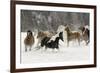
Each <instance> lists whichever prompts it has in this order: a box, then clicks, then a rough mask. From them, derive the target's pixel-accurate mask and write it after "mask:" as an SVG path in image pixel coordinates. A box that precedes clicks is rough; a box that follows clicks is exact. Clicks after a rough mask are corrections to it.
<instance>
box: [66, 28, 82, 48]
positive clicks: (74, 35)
mask: <svg viewBox="0 0 100 73" xmlns="http://www.w3.org/2000/svg"><path fill="white" fill-rule="evenodd" d="M65 31H66V34H67V36H66V37H67V46H69V42H70V41H71V40H77V41H78V43H79V45H80V33H79V32H78V31H71V30H70V28H69V27H68V26H66V28H65Z"/></svg>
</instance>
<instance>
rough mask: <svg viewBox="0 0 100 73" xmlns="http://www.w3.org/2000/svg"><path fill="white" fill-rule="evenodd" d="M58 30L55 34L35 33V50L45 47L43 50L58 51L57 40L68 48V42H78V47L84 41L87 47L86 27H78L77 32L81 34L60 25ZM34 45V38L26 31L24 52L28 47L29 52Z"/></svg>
mask: <svg viewBox="0 0 100 73" xmlns="http://www.w3.org/2000/svg"><path fill="white" fill-rule="evenodd" d="M60 27H62V28H60ZM58 28H59V29H58V30H57V31H56V32H55V33H54V32H50V31H39V32H36V34H37V36H36V38H37V39H38V43H37V49H40V48H42V47H45V49H47V48H50V49H55V48H56V49H58V50H59V40H61V41H62V42H64V43H67V46H69V42H70V41H78V44H79V45H80V42H81V41H85V43H86V45H88V44H89V42H90V40H89V37H90V30H89V26H88V25H86V26H82V27H80V28H79V30H80V31H81V32H79V31H72V30H71V29H70V27H68V26H64V25H60V26H59V27H58ZM65 38H66V39H65ZM65 41H66V42H65ZM34 43H35V36H34V35H33V33H32V31H31V30H28V31H27V36H26V37H25V39H24V44H25V52H26V51H27V49H28V47H29V48H30V49H29V50H30V51H31V49H32V46H33V45H34Z"/></svg>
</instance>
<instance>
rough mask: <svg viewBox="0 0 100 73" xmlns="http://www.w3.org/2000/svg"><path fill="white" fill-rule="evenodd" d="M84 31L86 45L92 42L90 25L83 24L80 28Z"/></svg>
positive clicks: (83, 37)
mask: <svg viewBox="0 0 100 73" xmlns="http://www.w3.org/2000/svg"><path fill="white" fill-rule="evenodd" d="M79 29H80V30H81V32H82V40H84V41H85V43H86V45H88V43H89V42H90V40H89V38H90V30H89V26H88V25H87V26H83V27H80V28H79Z"/></svg>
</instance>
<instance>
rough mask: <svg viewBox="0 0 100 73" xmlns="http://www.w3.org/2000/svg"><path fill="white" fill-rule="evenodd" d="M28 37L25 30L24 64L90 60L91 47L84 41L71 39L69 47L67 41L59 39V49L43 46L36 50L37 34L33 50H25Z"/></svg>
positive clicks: (22, 35)
mask: <svg viewBox="0 0 100 73" xmlns="http://www.w3.org/2000/svg"><path fill="white" fill-rule="evenodd" d="M25 37H26V33H25V32H21V63H22V64H34V63H52V62H69V61H73V62H74V61H89V60H90V48H89V45H87V46H86V45H85V42H84V41H82V42H81V44H80V45H79V44H78V42H77V41H71V42H70V43H69V47H67V46H66V43H64V42H62V41H61V40H60V41H59V43H60V46H59V50H56V49H55V50H52V49H50V48H48V49H47V50H45V49H44V48H41V49H39V50H36V45H37V42H38V40H37V39H36V36H35V44H34V45H33V47H32V50H31V51H29V50H28V51H27V52H25V45H24V43H23V41H24V38H25Z"/></svg>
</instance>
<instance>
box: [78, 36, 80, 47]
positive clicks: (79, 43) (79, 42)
mask: <svg viewBox="0 0 100 73" xmlns="http://www.w3.org/2000/svg"><path fill="white" fill-rule="evenodd" d="M78 43H79V46H80V38H78Z"/></svg>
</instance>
